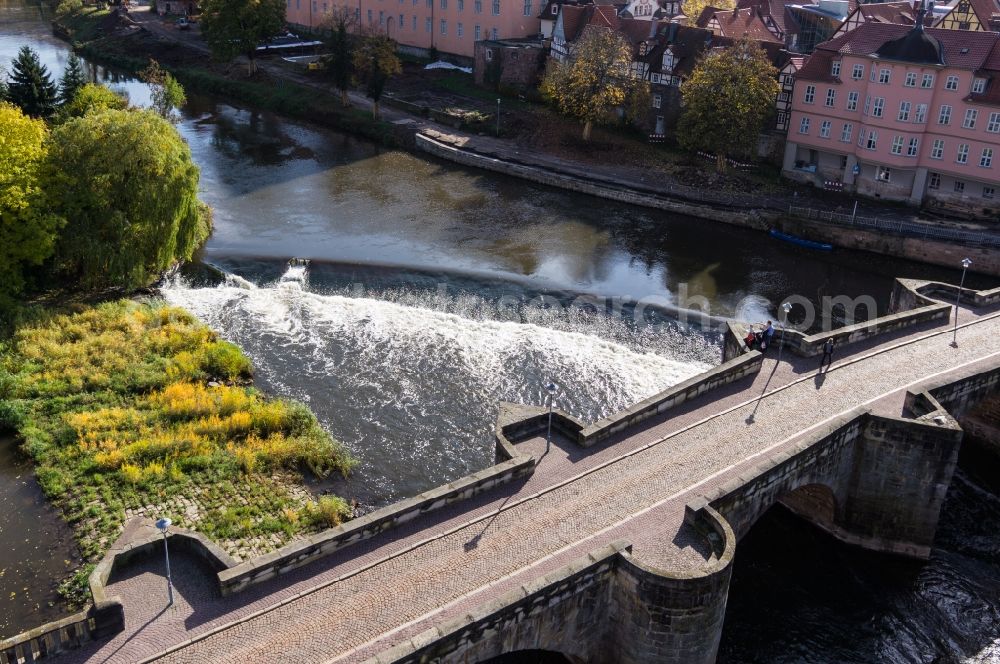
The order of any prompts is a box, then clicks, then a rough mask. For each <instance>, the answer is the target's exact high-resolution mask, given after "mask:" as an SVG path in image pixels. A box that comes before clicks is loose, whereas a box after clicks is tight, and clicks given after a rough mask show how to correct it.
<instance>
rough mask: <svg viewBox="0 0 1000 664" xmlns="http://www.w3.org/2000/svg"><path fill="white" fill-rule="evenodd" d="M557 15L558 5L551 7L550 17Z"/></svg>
mask: <svg viewBox="0 0 1000 664" xmlns="http://www.w3.org/2000/svg"><path fill="white" fill-rule="evenodd" d="M558 13H559V5H552V15H553V16H555V15H556V14H558Z"/></svg>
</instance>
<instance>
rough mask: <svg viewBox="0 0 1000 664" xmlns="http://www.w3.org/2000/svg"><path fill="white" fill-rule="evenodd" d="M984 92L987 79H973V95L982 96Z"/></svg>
mask: <svg viewBox="0 0 1000 664" xmlns="http://www.w3.org/2000/svg"><path fill="white" fill-rule="evenodd" d="M984 92H986V79H985V78H974V79H972V94H974V95H981V94H983V93H984Z"/></svg>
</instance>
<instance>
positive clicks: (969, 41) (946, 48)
mask: <svg viewBox="0 0 1000 664" xmlns="http://www.w3.org/2000/svg"><path fill="white" fill-rule="evenodd" d="M912 29H913V28H911V27H910V26H906V25H893V24H889V23H865V24H863V25H859V26H858V27H857V28H856V29H855V30H852V31H851V32H848V33H847V34H844V35H841V36H839V37H836V38H834V39H831V40H830V41H828V42H824V43H822V44H820V45H818V46H817V47H816V50H817V51H819V50H826V51H834V52H838V53H841V54H844V55H874V54H875V53H876V52H877V51H878V50H879V48H881V47H882V45H883V44H885V43H886V42H889V41H892V40H894V39H899V38H900V37H903V36H904V35H906V33H908V32H909V31H910V30H912ZM925 32H926V33H927V34H928V35H930V36H931V37H934V38H935V39H937V40H938V41H940V42H941V45H942V48H943V55H944V63H945V65H947V66H949V67H958V68H960V69H971V70H976V69H979V68H980V67H982V66H983V64H984V63H985V62H986V60H987V58H988V57H989V56H990V54H991V52H992V51H993V47H994V45H995V44H996V42H997V39H998V38H1000V35H998V34H997V33H994V32H968V31H966V30H942V29H940V28H926V29H925Z"/></svg>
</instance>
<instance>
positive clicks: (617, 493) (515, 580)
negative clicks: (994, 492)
mask: <svg viewBox="0 0 1000 664" xmlns="http://www.w3.org/2000/svg"><path fill="white" fill-rule="evenodd" d="M960 320H962V321H963V324H968V325H967V326H966V327H963V328H961V329H960V330H959V341H960V344H959V347H958V348H952V347H951V346H950V345H949V342H950V341H951V336H950V328H948V327H947V326H936V327H928V326H925V327H922V328H917V329H912V330H909V331H907V332H905V333H900V334H897V335H893V336H890V337H885V338H883V339H881V340H879V342H878V343H877V344H876V343H874V342H868V343H865V344H858V345H855V346H845V347H843V348H841V349H839V353H838V354H839V358H838V359H839V361H838V362H837V363H835V364H834V367H833V369H832V370H831V371H830V372H829V373H828V374H826V376H825V379H824V380H822V381H819V380H817V379H816V376H815V371H814V370H815V365H816V363H817V360H816V359H801V358H795V357H790V356H789V355H785V356H784V358H783V361H782V362H781V363H780V364H779V363H777V362H776V361H775V358H774V357H770V358H768V359H767V360H766V361H765V363H764V367H763V369H762V370H761V372H760V374H759V375H757V376H756V377H755V378H753V379H752V380H751V379H747V380H745V381H743V382H741V383H737V384H733V385H730V386H727V387H724V388H721V389H720V390H718V391H716V392H715V393H713V394H712V395H710V396H711V397H712V398H711V399H709V398H706V397H702V398H700V399H698V400H695V401H693V402H691V403H689V404H688V405H687V406H686V407H683V408H681V409H679V410H678V411H676V412H674V413H672V414H669V417H664V418H661V419H657V420H652V421H649V422H648V423H646V424H645V425H644V426H642V427H641V428H637V429H634V430H630V431H627V432H625V433H624V434H623V435H621V436H619V437H618V438H616V439H615V440H612V441H609V442H608V443H607V444H605V445H603V446H601V447H599V448H597V449H593V450H587V451H584V450H580V449H578V448H576V447H575V446H574V445H572V444H570V443H568V442H567V441H563V440H558V439H557V440H556V441H555V444H554V445H553V446H552V448H551V449H550V450H549V451H548V452H547V453H546V450H545V443H544V440H542V439H538V438H536V439H533V440H530V441H526V442H524V443H522V444H520V445H519V448H521V449H523V450H525V451H527V452H528V453H530V454H532V455H533V456H535V457H536V458H538V459H539V465H538V467H537V469H536V471H535V473H534V475H533V476H532V477H531V478H530V479H528V480H527V481H526V482H523V483H519V484H516V485H513V486H511V485H508V486H506V487H501V488H499V489H497V490H495V491H493V492H490V493H488V494H485V495H483V496H480V497H477V498H476V499H473V500H472V501H470V502H469V503H468V504H465V505H461V506H457V507H456V506H453V507H451V508H448V509H446V510H444V511H442V512H439V513H433V514H430V515H426V516H425V517H422V518H420V519H418V520H416V521H414V522H412V523H410V524H408V525H407V526H405V527H403V528H401V529H399V530H395V531H391V532H390V533H388V534H386V535H385V536H383V537H379V538H376V539H374V540H370V541H368V542H364V543H361V544H358V545H355V546H353V547H348V549H346V550H344V551H342V552H339V553H338V554H336V555H334V556H332V557H331V558H328V559H325V560H322V561H318V562H317V563H314V564H312V565H310V566H308V567H306V568H303V569H301V570H298V571H297V572H294V573H292V574H290V575H288V576H287V577H283V578H282V579H279V580H276V581H274V582H269V583H267V584H262V585H261V586H257V587H255V588H252V589H250V590H248V591H246V592H244V593H241V594H238V595H236V596H234V597H230V598H226V599H223V598H220V597H217V596H215V594H214V593H213V592H212V591H211V590H210V588H211V579H210V577H209V575H208V572H207V570H204V569H202V568H201V567H199V566H198V564H197V563H196V562H195V561H193V560H190V559H187V558H184V557H179V559H178V560H177V561H176V562H175V565H177V569H176V570H175V575H176V576H177V578H178V601H177V603H176V604H175V606H174V607H173V608H171V609H169V610H164V608H165V597H164V594H165V593H164V590H165V589H164V587H163V578H162V576H161V572H162V570H161V569H160V567H159V564H158V561H155V560H150V561H147V562H146V563H144V564H143V565H142V566H139V567H136V568H133V569H128V570H125V571H124V572H123V573H121V574H117V575H116V576H115V577H114V578H113V579H112V583H111V584H110V587H109V591H110V594H117V595H120V596H121V597H122V598H123V600H124V603H125V607H126V630H125V632H124V633H122V634H120V635H118V636H117V637H115V638H114V639H112V640H111V641H108V642H105V643H102V644H94V645H91V646H89V647H88V648H87V649H85V650H81V651H76V652H75V653H69V654H67V656H65V657H64V658H62V659H61V660H59V661H96V662H136V661H141V660H143V659H144V658H149V657H155V656H157V655H160V654H162V653H164V652H165V651H169V652H167V654H165V655H163V656H162V661H165V662H204V661H220V662H244V661H256V660H257V659H258V658H259V659H275V658H277V659H280V660H281V661H296V662H324V661H344V662H349V661H359V660H363V659H365V658H367V657H370V656H372V655H373V654H375V653H377V652H379V651H381V650H383V649H385V648H386V647H389V646H391V645H393V644H395V643H398V642H399V641H400V640H402V639H405V638H407V637H409V636H412V635H414V634H416V633H419V632H421V631H423V630H425V629H427V628H428V627H430V626H433V625H434V624H437V623H440V622H442V621H445V620H447V619H450V618H454V617H456V616H457V615H460V614H461V613H462V612H464V611H466V610H468V609H470V608H472V607H474V606H476V605H478V604H480V603H482V602H484V601H488V600H491V599H494V598H495V597H497V596H498V595H500V594H502V593H503V592H505V591H507V590H510V589H513V588H515V587H517V586H519V585H521V584H523V583H526V582H529V581H531V580H534V579H537V578H539V577H541V576H544V575H545V574H546V573H548V572H551V571H553V570H554V569H556V568H558V567H560V566H562V565H564V564H566V563H567V562H569V561H570V560H573V559H575V558H578V557H580V556H582V555H584V554H585V553H587V552H589V551H592V550H594V549H597V548H599V547H601V546H603V545H605V544H607V543H610V542H612V541H614V540H619V539H624V540H628V541H630V542H632V543H633V546H634V548H633V553H634V555H636V556H637V557H638V558H639V559H641V560H643V561H645V562H649V563H651V564H653V565H655V566H656V567H659V568H666V569H671V570H692V569H697V568H698V567H699V566H702V565H705V564H706V558H705V555H706V553H705V552H706V551H707V550H708V547H706V546H704V542H702V541H701V540H700V538H699V537H698V536H697V535H696V534H695V533H693V532H689V531H688V530H686V526H684V525H683V521H682V517H683V508H684V504H685V503H686V502H687V501H689V500H691V499H692V498H693V497H695V496H696V495H698V494H700V493H702V492H706V491H708V490H710V489H711V488H713V487H714V486H716V485H719V484H722V483H725V482H726V481H728V480H730V479H731V478H733V477H735V476H736V475H738V474H739V473H740V472H743V471H744V470H745V469H747V468H749V467H751V466H753V465H755V464H756V463H758V462H759V461H760V457H761V456H763V455H766V454H769V453H772V452H778V451H781V450H782V449H784V448H786V447H788V446H790V445H792V444H793V443H794V442H796V441H797V440H798V439H799V438H800V437H802V436H803V435H807V434H808V432H809V431H810V430H812V429H814V428H815V427H818V426H820V425H822V424H823V423H824V422H826V421H828V420H829V419H831V418H834V417H837V416H839V415H840V414H842V413H844V412H846V411H849V410H851V409H853V408H855V407H857V406H859V405H872V404H879V409H880V411H884V410H886V408H892V407H893V406H892V405H891V404H893V403H896V404H901V403H902V401H901V396H902V394H903V393H904V392H905V390H907V389H908V388H910V387H912V386H915V385H917V384H919V383H920V382H922V381H925V380H928V379H930V378H932V377H937V376H945V375H948V374H955V373H968V372H970V371H972V370H975V369H981V368H987V367H993V366H997V365H1000V349H998V348H997V347H996V344H995V339H996V338H997V335H998V334H1000V313H997V312H993V313H990V312H978V315H977V314H974V313H973V312H969V311H964V310H963V312H962V317H961V319H960ZM887 404H888V406H887ZM895 409H896V410H897V411H898V409H899V405H896V406H895ZM751 414H753V415H754V418H753V422H752V423H748V418H749V416H750V415H751ZM897 414H898V413H897ZM177 646H179V647H177ZM175 647H177V649H175V650H174V649H173V648H175Z"/></svg>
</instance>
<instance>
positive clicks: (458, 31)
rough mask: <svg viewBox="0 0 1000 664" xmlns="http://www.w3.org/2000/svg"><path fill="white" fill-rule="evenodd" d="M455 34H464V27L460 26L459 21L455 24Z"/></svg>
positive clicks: (460, 35) (459, 35) (461, 35)
mask: <svg viewBox="0 0 1000 664" xmlns="http://www.w3.org/2000/svg"><path fill="white" fill-rule="evenodd" d="M455 35H456V36H458V37H464V36H465V28H464V27H463V26H462V24H461V23H459V24H458V25H456V26H455Z"/></svg>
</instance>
